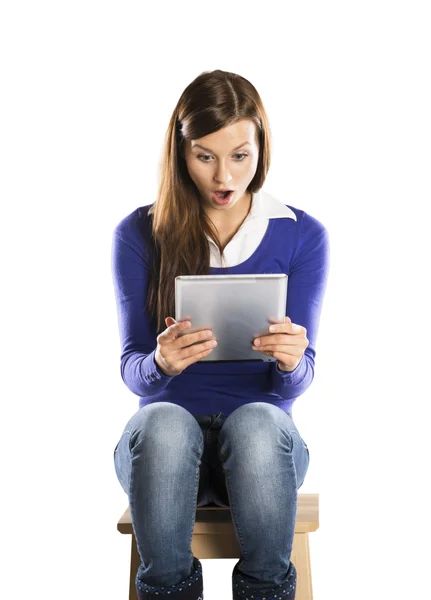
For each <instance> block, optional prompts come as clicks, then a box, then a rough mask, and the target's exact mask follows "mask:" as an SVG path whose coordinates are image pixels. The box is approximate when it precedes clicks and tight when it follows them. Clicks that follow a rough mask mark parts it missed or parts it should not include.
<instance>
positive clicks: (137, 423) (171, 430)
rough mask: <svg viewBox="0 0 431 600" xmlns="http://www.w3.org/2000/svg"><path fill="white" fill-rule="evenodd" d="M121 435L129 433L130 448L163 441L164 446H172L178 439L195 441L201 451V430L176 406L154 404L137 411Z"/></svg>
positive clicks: (194, 421) (189, 416)
mask: <svg viewBox="0 0 431 600" xmlns="http://www.w3.org/2000/svg"><path fill="white" fill-rule="evenodd" d="M124 431H125V432H129V433H130V449H131V451H132V450H133V449H134V448H135V449H136V448H139V447H140V446H141V445H143V444H145V445H151V446H153V445H155V444H157V443H158V442H160V441H164V442H165V445H166V446H169V445H172V446H174V445H175V444H174V441H175V442H180V441H181V440H185V441H188V443H192V442H193V441H196V442H197V443H198V447H199V448H203V445H204V437H203V434H202V430H201V428H200V426H199V424H198V422H197V421H196V419H195V418H194V417H193V415H192V414H191V413H190V412H189V411H188V410H186V409H185V408H183V407H182V406H179V405H178V404H173V403H171V402H154V403H152V404H147V405H146V406H143V407H142V408H140V409H139V410H138V412H137V413H135V414H134V415H133V417H132V418H131V419H130V420H129V422H128V423H127V425H126V427H125V430H124Z"/></svg>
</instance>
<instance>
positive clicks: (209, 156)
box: [197, 152, 248, 162]
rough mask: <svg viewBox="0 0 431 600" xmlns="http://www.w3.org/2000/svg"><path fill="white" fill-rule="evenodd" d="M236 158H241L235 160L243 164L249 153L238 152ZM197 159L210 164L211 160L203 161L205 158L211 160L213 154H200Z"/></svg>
mask: <svg viewBox="0 0 431 600" xmlns="http://www.w3.org/2000/svg"><path fill="white" fill-rule="evenodd" d="M234 156H241V157H242V158H240V159H238V158H237V159H235V160H236V162H242V161H243V160H244V158H245V157H246V156H248V154H247V152H237V153H236V154H234ZM197 157H198V158H199V159H200V160H202V162H210V161H209V160H203V159H204V158H211V154H198V155H197Z"/></svg>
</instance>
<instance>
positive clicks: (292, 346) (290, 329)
mask: <svg viewBox="0 0 431 600" xmlns="http://www.w3.org/2000/svg"><path fill="white" fill-rule="evenodd" d="M272 327H274V328H275V329H274V332H272V331H271V333H269V335H264V336H261V337H260V338H256V339H255V340H253V345H252V348H253V350H259V351H260V352H263V354H266V355H267V356H271V355H272V356H273V357H274V358H276V359H278V361H279V363H278V366H279V368H280V369H281V370H282V371H293V370H294V369H296V367H297V366H298V365H299V363H300V362H301V358H302V356H303V354H304V351H305V349H306V348H307V346H308V344H309V340H308V339H307V335H306V334H307V330H306V329H305V327H302V326H301V325H296V324H295V323H292V321H291V320H290V318H289V317H284V323H278V324H274V325H270V326H269V329H270V330H271V328H272ZM258 341H260V344H257V342H258Z"/></svg>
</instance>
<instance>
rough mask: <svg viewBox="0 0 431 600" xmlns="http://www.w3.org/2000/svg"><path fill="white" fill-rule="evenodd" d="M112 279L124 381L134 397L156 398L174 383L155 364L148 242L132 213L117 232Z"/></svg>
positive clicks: (115, 233)
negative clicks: (148, 307)
mask: <svg viewBox="0 0 431 600" xmlns="http://www.w3.org/2000/svg"><path fill="white" fill-rule="evenodd" d="M111 259H112V262H111V264H112V277H113V284H114V292H115V300H116V306H117V317H118V327H119V334H120V343H121V359H120V363H121V364H120V370H121V377H122V379H123V381H124V383H125V384H126V386H127V387H128V388H129V390H130V391H131V392H133V393H134V394H136V395H138V396H140V397H145V396H153V395H154V394H157V393H159V392H161V391H162V390H164V389H165V388H166V387H167V386H168V385H169V383H170V381H171V380H172V379H173V377H170V376H168V375H165V374H164V373H163V371H161V369H160V368H159V367H158V366H157V364H156V363H155V361H154V357H155V353H156V349H157V336H156V332H155V329H154V326H153V324H152V323H151V319H150V318H149V315H148V314H147V312H146V311H145V303H146V298H147V291H148V285H149V273H150V271H149V268H148V258H147V256H146V252H145V239H144V237H143V235H142V234H141V233H140V231H139V229H138V227H137V214H136V211H135V213H132V214H131V215H129V216H128V217H126V218H125V219H123V220H122V221H121V222H120V223H119V224H118V225H117V227H116V228H115V229H114V232H113V237H112V255H111Z"/></svg>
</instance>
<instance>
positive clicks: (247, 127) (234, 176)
mask: <svg viewBox="0 0 431 600" xmlns="http://www.w3.org/2000/svg"><path fill="white" fill-rule="evenodd" d="M258 158H259V147H258V141H257V131H256V126H255V124H254V123H253V121H249V120H245V119H244V120H242V121H239V122H237V123H234V124H233V125H229V126H228V127H224V128H223V129H220V130H219V131H216V132H215V133H211V134H210V135H206V136H205V137H202V138H199V139H197V140H192V141H191V142H185V159H186V163H187V169H188V172H189V174H190V177H191V178H192V180H193V181H194V183H195V184H196V187H197V188H198V190H199V193H200V195H201V199H202V202H203V206H204V209H206V210H207V211H210V212H212V211H220V212H226V211H229V210H230V209H232V207H234V206H235V205H238V203H239V202H241V201H245V199H246V198H247V197H249V194H248V193H246V189H247V186H248V185H249V183H250V182H251V180H252V179H253V177H254V174H255V173H256V169H257V163H258ZM218 189H230V190H233V194H231V196H230V200H229V202H228V203H227V204H224V205H222V204H218V203H217V202H216V200H215V199H214V197H213V195H212V193H213V192H214V191H215V190H218Z"/></svg>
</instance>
